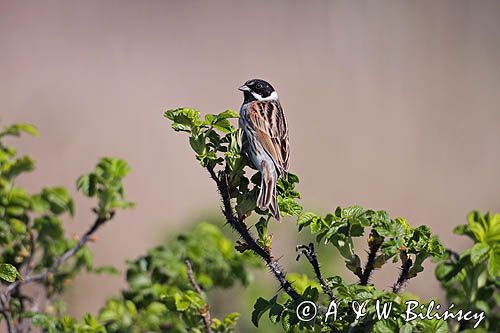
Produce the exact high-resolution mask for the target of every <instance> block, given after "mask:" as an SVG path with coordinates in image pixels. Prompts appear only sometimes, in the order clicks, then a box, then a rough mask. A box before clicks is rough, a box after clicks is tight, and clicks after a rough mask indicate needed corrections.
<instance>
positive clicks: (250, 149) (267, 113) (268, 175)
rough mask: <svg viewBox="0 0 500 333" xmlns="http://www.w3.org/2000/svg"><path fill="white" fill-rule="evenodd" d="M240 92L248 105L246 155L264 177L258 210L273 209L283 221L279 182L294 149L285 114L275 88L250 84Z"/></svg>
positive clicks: (243, 119)
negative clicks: (290, 141) (290, 140)
mask: <svg viewBox="0 0 500 333" xmlns="http://www.w3.org/2000/svg"><path fill="white" fill-rule="evenodd" d="M240 90H242V91H243V92H244V97H245V99H244V101H243V105H242V106H241V109H240V128H242V129H243V130H244V132H245V135H246V137H247V141H248V146H247V147H246V153H247V155H248V156H249V158H250V160H251V161H252V162H253V164H254V165H255V167H256V168H257V169H258V170H259V171H260V173H261V176H262V177H261V186H260V193H259V197H258V198H257V206H258V207H259V208H260V209H262V210H265V209H269V212H270V213H271V214H272V215H273V216H274V218H275V219H276V220H278V221H280V220H281V218H280V212H279V207H278V200H277V194H276V182H277V181H278V178H279V177H280V176H282V175H285V174H286V173H287V172H288V168H289V156H290V145H289V141H288V126H287V122H286V118H285V114H284V112H283V109H282V107H281V104H280V102H279V99H278V94H277V93H276V91H275V90H274V88H273V87H272V86H271V85H270V84H269V83H267V82H265V81H263V80H249V81H247V82H246V83H245V84H244V85H243V86H242V87H240Z"/></svg>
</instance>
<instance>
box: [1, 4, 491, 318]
mask: <svg viewBox="0 0 500 333" xmlns="http://www.w3.org/2000/svg"><path fill="white" fill-rule="evenodd" d="M254 77H259V78H264V79H267V80H269V81H270V82H271V83H272V84H273V85H274V86H275V87H276V88H277V90H278V92H279V94H280V97H281V100H282V104H283V106H284V108H285V111H286V114H287V117H288V122H289V126H290V137H291V144H292V156H291V163H292V167H291V169H292V171H293V172H294V173H297V174H298V175H300V177H301V183H300V187H299V190H300V191H301V193H302V196H303V200H302V203H303V204H304V205H305V206H306V207H308V208H309V209H316V210H318V211H319V212H326V211H327V210H333V209H334V208H335V206H336V205H342V206H345V205H351V204H360V205H363V206H365V207H369V208H374V209H386V210H388V211H389V212H390V213H391V214H392V215H393V216H404V217H407V218H408V219H409V221H410V223H411V224H412V225H420V224H427V225H430V226H431V228H432V229H433V230H434V231H435V232H436V233H438V234H439V236H440V238H441V240H442V241H443V242H445V243H446V244H447V245H448V246H451V247H453V248H455V249H460V248H463V247H465V246H466V245H469V244H468V243H467V242H466V241H464V239H463V238H460V237H458V236H454V235H453V234H452V233H451V231H452V229H453V227H454V226H455V225H457V224H460V223H465V216H466V214H467V213H468V212H469V211H470V210H472V209H480V210H491V211H497V212H498V211H499V210H500V186H499V179H500V165H499V164H500V151H499V150H500V148H499V147H500V1H431V0H429V1H411V2H410V1H272V2H271V1H256V0H254V1H244V2H243V1H240V2H234V1H224V2H221V1H182V2H181V1H6V0H0V107H1V113H0V114H1V117H2V121H3V122H4V123H6V122H29V123H33V124H36V125H37V126H38V128H39V130H40V132H41V137H40V138H39V139H31V138H26V139H22V140H21V141H20V143H18V147H19V149H20V150H21V151H22V152H24V153H28V154H31V155H33V156H34V157H35V158H36V160H37V161H38V163H37V170H36V171H35V172H33V173H31V174H30V175H28V176H25V177H24V178H23V179H22V185H25V186H28V187H29V188H30V189H32V190H37V189H39V188H40V187H41V186H44V185H63V186H67V187H70V188H72V189H74V181H75V179H76V177H77V176H78V175H80V174H81V173H82V172H85V171H87V170H89V169H90V168H92V167H93V166H94V164H95V162H96V161H97V159H98V158H99V157H101V156H103V155H112V156H118V157H122V158H125V159H126V160H128V161H129V163H130V164H131V166H132V168H133V172H132V173H131V174H130V176H129V178H128V180H127V182H126V192H127V193H128V197H129V198H130V199H131V200H134V201H135V202H136V203H137V207H136V209H135V210H132V211H127V212H120V213H119V214H118V215H117V217H116V218H115V220H114V221H113V222H112V223H110V224H109V225H108V226H106V227H105V228H104V229H103V230H102V232H100V233H99V235H98V238H99V239H98V241H97V243H95V244H92V245H91V248H92V250H93V251H94V253H95V259H96V262H97V263H98V264H115V265H117V266H119V267H121V268H123V267H124V260H125V259H126V258H134V257H137V256H139V255H141V254H143V253H144V251H145V250H146V249H147V248H149V247H151V246H153V245H156V244H158V243H160V242H162V241H163V240H164V239H165V238H166V237H168V235H173V234H176V233H177V232H179V231H180V230H184V226H185V224H186V223H187V222H188V221H191V220H192V219H193V217H196V216H203V214H202V213H203V212H205V211H211V212H214V211H216V209H217V207H218V205H219V200H218V196H217V193H216V191H215V189H214V186H213V184H212V182H211V181H210V180H209V178H208V176H207V174H206V173H205V172H204V171H203V170H202V169H201V168H200V167H199V165H198V163H197V161H196V160H195V159H194V157H193V153H192V152H191V151H190V148H189V146H188V145H187V141H186V136H185V135H180V134H176V133H174V132H173V131H172V130H171V129H170V125H169V123H168V122H167V121H166V120H164V118H163V117H162V113H163V111H164V110H166V109H167V108H173V107H178V106H190V107H195V108H199V109H200V110H201V111H202V112H210V113H215V112H219V111H223V110H224V109H226V108H233V109H236V110H237V109H238V108H239V106H240V104H241V100H242V96H241V94H240V92H238V91H237V88H238V87H239V85H241V84H242V83H243V82H244V81H246V80H247V79H249V78H254ZM76 198H77V207H78V209H77V214H76V217H75V218H74V220H73V221H68V224H67V225H68V228H69V230H70V232H75V233H81V232H82V231H83V230H85V229H86V228H87V227H88V225H89V224H90V223H91V221H92V215H91V212H90V207H91V202H90V201H89V200H86V199H84V198H82V196H81V195H78V196H76ZM281 229H285V230H289V231H286V232H284V233H283V235H284V236H281V243H280V244H282V245H281V246H280V248H279V251H278V254H282V255H285V258H286V260H293V258H294V257H295V252H294V246H295V244H292V242H289V243H286V240H287V239H288V238H287V237H288V236H287V234H289V233H293V232H294V230H295V226H294V225H293V223H292V221H287V223H285V225H284V226H283V227H282V228H281ZM275 238H278V239H279V238H280V235H279V234H278V235H276V236H275ZM428 268H429V269H427V270H426V271H425V272H424V273H423V274H422V275H421V276H419V277H418V278H417V279H415V280H413V281H412V282H411V283H410V286H409V287H408V290H409V291H411V292H414V293H416V294H418V295H420V296H422V297H424V298H429V297H439V296H440V295H441V294H440V292H439V291H438V285H437V283H436V282H435V280H434V279H433V269H432V267H428ZM344 275H345V274H344ZM389 276H390V278H388V273H384V272H378V273H377V275H376V278H375V283H376V284H377V285H378V286H380V287H386V286H389V285H391V284H392V283H393V282H394V272H392V273H391V274H389ZM123 286H124V283H123V278H122V277H95V276H90V275H84V276H82V277H81V278H79V279H78V280H77V281H75V287H74V288H73V289H72V291H71V295H69V296H68V297H69V299H70V300H71V306H70V309H71V311H72V312H73V313H75V314H78V315H80V314H82V313H84V312H85V311H92V312H95V311H96V310H97V309H98V307H99V305H100V304H102V302H103V300H104V299H105V298H106V297H108V296H110V295H114V294H117V293H118V292H119V290H120V288H121V287H123Z"/></svg>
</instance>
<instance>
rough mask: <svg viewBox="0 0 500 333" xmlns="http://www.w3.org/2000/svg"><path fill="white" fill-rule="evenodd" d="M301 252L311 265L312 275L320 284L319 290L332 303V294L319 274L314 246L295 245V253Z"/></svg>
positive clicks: (310, 244)
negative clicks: (314, 275)
mask: <svg viewBox="0 0 500 333" xmlns="http://www.w3.org/2000/svg"><path fill="white" fill-rule="evenodd" d="M299 250H300V251H301V253H302V254H303V255H305V256H306V258H307V260H308V261H309V263H310V264H311V266H312V267H313V269H314V273H315V274H316V278H317V279H318V281H319V283H320V284H321V288H322V289H323V292H324V293H325V294H327V295H328V297H329V298H330V301H334V300H335V297H334V296H333V292H332V290H331V289H330V287H329V286H328V284H327V283H326V281H325V279H324V278H323V274H322V273H321V269H320V267H319V262H318V256H317V255H316V252H315V251H314V244H313V243H309V246H307V245H297V251H299ZM299 257H300V254H299V255H298V256H297V260H299Z"/></svg>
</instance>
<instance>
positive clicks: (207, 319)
mask: <svg viewBox="0 0 500 333" xmlns="http://www.w3.org/2000/svg"><path fill="white" fill-rule="evenodd" d="M186 268H187V274H188V279H189V283H191V285H192V286H193V288H194V290H195V291H196V292H197V293H198V295H200V296H201V297H203V294H202V291H201V287H200V285H199V284H198V282H196V279H195V278H194V274H193V267H192V266H191V262H190V261H189V260H186ZM200 315H201V318H202V319H203V326H204V327H205V333H212V329H211V328H210V324H211V323H212V318H211V316H210V310H209V306H208V304H206V306H205V308H204V309H200Z"/></svg>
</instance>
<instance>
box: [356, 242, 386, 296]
mask: <svg viewBox="0 0 500 333" xmlns="http://www.w3.org/2000/svg"><path fill="white" fill-rule="evenodd" d="M370 237H371V236H370ZM381 244H382V243H381V242H378V241H373V243H372V244H370V252H368V259H367V260H366V265H365V269H364V270H363V274H362V275H361V278H360V281H359V284H360V285H362V286H366V285H367V284H368V281H370V277H371V275H372V273H373V270H374V269H375V267H374V264H375V258H376V257H377V252H378V250H379V249H380V245H381Z"/></svg>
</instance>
